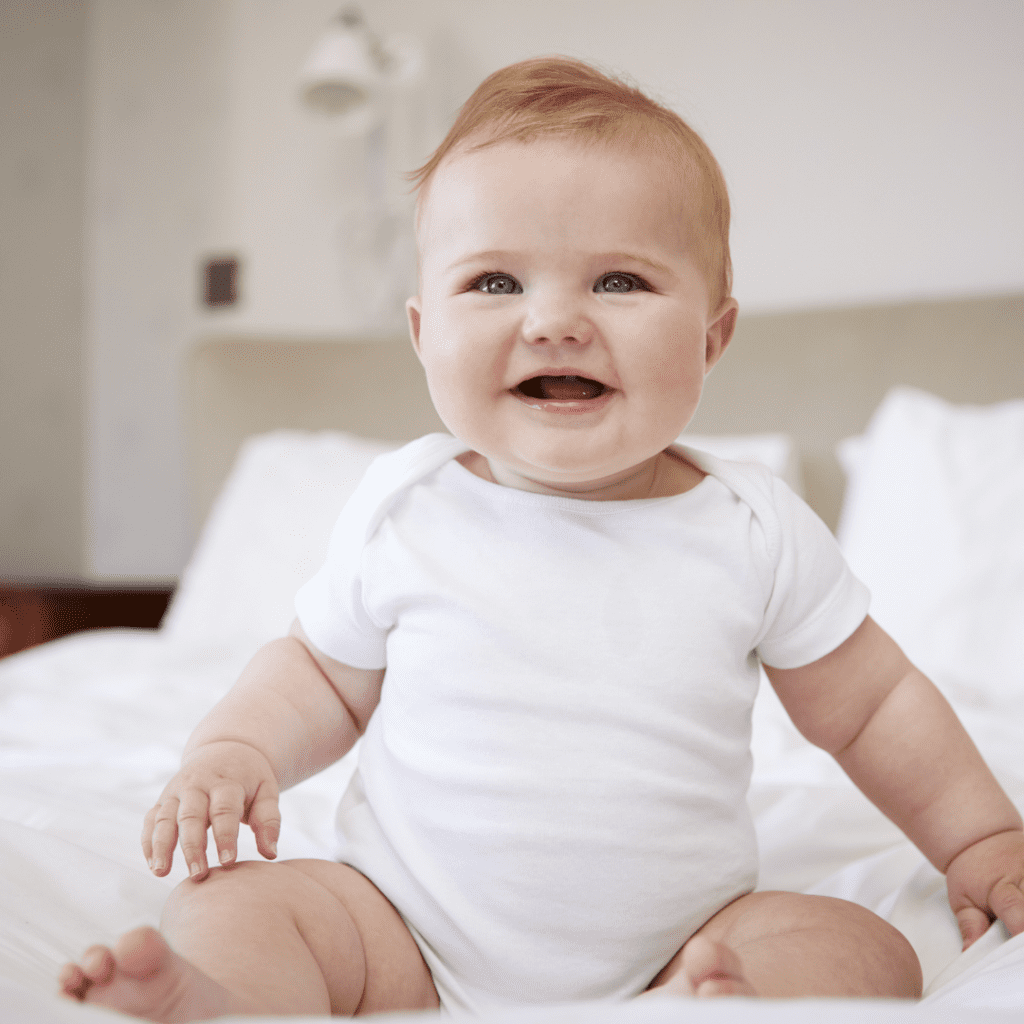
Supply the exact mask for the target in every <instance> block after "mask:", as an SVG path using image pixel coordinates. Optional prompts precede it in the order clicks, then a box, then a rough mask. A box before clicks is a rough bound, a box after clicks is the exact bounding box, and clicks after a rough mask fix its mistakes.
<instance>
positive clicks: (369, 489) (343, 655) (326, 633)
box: [295, 434, 466, 668]
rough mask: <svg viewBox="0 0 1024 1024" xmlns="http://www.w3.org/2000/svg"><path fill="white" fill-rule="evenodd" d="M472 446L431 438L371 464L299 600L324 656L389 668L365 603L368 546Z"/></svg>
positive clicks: (383, 630) (382, 636) (380, 633)
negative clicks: (399, 507)
mask: <svg viewBox="0 0 1024 1024" xmlns="http://www.w3.org/2000/svg"><path fill="white" fill-rule="evenodd" d="M465 450H466V446H465V445H464V444H463V443H462V442H461V441H458V440H456V439H455V438H454V437H450V436H449V435H447V434H427V435H426V436H425V437H421V438H418V439H417V440H415V441H411V442H410V443H409V444H407V445H404V446H403V447H402V448H399V449H398V450H397V451H393V452H388V453H387V454H385V455H380V456H378V457H377V458H376V459H374V461H373V462H372V463H371V464H370V467H369V469H367V471H366V474H365V476H364V477H363V479H362V480H361V481H360V483H359V486H358V487H356V489H355V491H354V492H353V493H352V496H351V497H350V498H349V500H348V502H347V503H346V505H345V507H344V508H343V509H342V511H341V515H340V516H339V517H338V521H337V523H335V525H334V530H333V531H332V532H331V540H330V543H329V544H328V547H327V559H326V561H325V562H324V564H323V565H322V566H321V567H320V570H319V571H318V572H317V574H316V575H315V576H314V577H313V578H312V579H311V580H309V582H308V583H306V584H304V585H303V586H302V587H300V588H299V592H298V593H297V594H296V595H295V613H296V615H297V616H298V619H299V622H300V623H301V624H302V628H303V630H304V631H305V633H306V636H308V637H309V639H310V640H311V641H312V642H313V644H314V646H316V647H317V648H319V649H320V650H321V651H323V652H324V654H326V655H328V656H329V657H331V658H334V659H335V660H336V661H340V662H343V663H344V664H346V665H351V666H352V667H353V668H384V667H385V664H386V658H385V647H386V644H387V634H388V628H389V627H387V626H386V625H382V624H380V623H377V622H376V621H374V619H373V617H372V616H371V615H370V614H369V612H368V611H367V609H366V604H365V602H364V600H363V579H364V576H363V573H364V570H365V567H366V561H367V550H368V546H369V544H370V542H371V540H372V538H373V536H374V534H375V532H376V530H377V528H378V527H379V526H380V523H381V521H382V519H383V518H384V517H385V516H386V515H387V513H388V511H389V509H390V507H391V505H392V503H393V501H394V500H395V499H396V498H397V496H398V495H400V494H401V493H402V492H403V491H404V490H405V489H406V488H408V487H410V486H412V485H413V484H414V483H415V482H416V481H417V480H419V479H421V478H422V477H423V476H424V475H426V474H428V473H430V472H432V471H433V470H435V469H437V468H438V467H440V466H441V465H443V464H444V463H445V462H447V461H448V460H449V459H452V458H455V457H456V456H457V455H458V454H460V453H461V452H464V451H465Z"/></svg>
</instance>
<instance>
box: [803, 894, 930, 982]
mask: <svg viewBox="0 0 1024 1024" xmlns="http://www.w3.org/2000/svg"><path fill="white" fill-rule="evenodd" d="M804 901H805V902H803V903H802V905H799V904H794V905H793V906H792V910H793V911H794V913H795V914H796V915H798V916H800V915H802V914H806V915H807V916H806V917H805V919H804V926H805V927H807V926H810V927H815V926H817V927H819V928H822V929H824V930H827V931H831V932H832V933H833V934H838V935H843V936H845V938H846V942H845V943H840V944H839V948H840V949H842V947H843V945H846V946H847V949H848V953H847V955H845V956H843V959H844V961H845V962H846V963H847V964H848V965H849V967H850V969H851V970H857V969H858V967H857V966H856V965H857V964H858V963H859V964H860V966H859V970H860V971H861V972H862V973H863V975H864V982H865V984H867V985H868V986H869V987H875V986H877V987H878V991H879V992H884V993H885V994H886V995H887V996H890V997H895V998H897V999H919V998H920V997H921V990H922V987H923V978H922V974H921V963H920V961H919V960H918V958H917V953H916V952H915V951H914V947H913V946H912V945H911V944H910V941H909V939H907V937H906V936H905V935H904V934H903V933H902V932H901V931H900V930H899V929H898V928H896V927H894V926H893V925H891V924H890V923H889V922H888V921H886V920H885V919H884V918H881V917H879V916H878V915H877V914H875V913H873V912H872V911H870V910H868V909H867V908H865V907H862V906H860V905H859V904H857V903H852V902H849V901H847V900H841V899H836V898H834V897H830V896H809V897H804ZM794 923H795V922H794ZM856 951H859V953H860V955H859V957H858V956H857V955H856Z"/></svg>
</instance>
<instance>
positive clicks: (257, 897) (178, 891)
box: [161, 861, 287, 926]
mask: <svg viewBox="0 0 1024 1024" xmlns="http://www.w3.org/2000/svg"><path fill="white" fill-rule="evenodd" d="M282 870H287V862H283V863H280V864H264V863H262V862H260V861H239V862H238V863H237V864H232V865H231V866H230V867H226V868H221V867H215V868H211V869H210V873H209V874H208V875H207V876H206V877H205V878H204V879H203V880H202V881H201V882H194V881H192V879H191V878H186V879H185V881H183V882H180V883H179V884H178V885H176V886H175V887H174V889H172V890H171V894H170V895H169V896H168V897H167V901H166V903H165V904H164V909H163V914H162V918H161V921H162V925H163V926H166V925H167V924H169V923H173V922H176V921H178V920H179V919H180V918H182V917H187V916H189V915H191V914H193V913H196V912H197V911H205V912H213V913H216V912H218V911H223V912H225V913H230V912H231V911H232V910H233V909H234V908H235V907H236V906H238V905H239V904H240V903H241V904H243V905H250V904H254V903H258V902H260V901H262V900H265V899H267V898H268V897H269V896H270V895H271V894H272V893H273V891H274V889H275V888H277V886H276V885H275V881H276V878H275V874H279V873H280V872H281V871H282Z"/></svg>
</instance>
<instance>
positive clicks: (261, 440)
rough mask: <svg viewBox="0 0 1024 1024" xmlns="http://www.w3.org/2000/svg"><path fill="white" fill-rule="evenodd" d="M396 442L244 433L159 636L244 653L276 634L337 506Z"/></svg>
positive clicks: (322, 548) (287, 620)
mask: <svg viewBox="0 0 1024 1024" xmlns="http://www.w3.org/2000/svg"><path fill="white" fill-rule="evenodd" d="M397 447H398V444H397V443H395V442H389V441H371V440H367V439H366V438H361V437H356V436H354V435H352V434H345V433H341V432H338V431H319V432H315V433H314V432H309V431H300V430H278V431H274V432H272V433H269V434H260V435H258V436H255V437H250V438H248V439H247V440H246V441H245V442H244V444H243V445H242V447H241V448H240V449H239V452H238V455H237V457H236V459H235V463H234V466H233V467H232V469H231V472H230V473H229V474H228V478H227V480H226V481H225V483H224V486H223V488H222V489H221V492H220V494H219V495H218V497H217V500H216V502H214V506H213V509H212V510H211V512H210V516H209V518H208V519H207V521H206V523H205V525H204V526H203V530H202V533H201V535H200V537H199V541H198V543H197V544H196V548H195V551H194V552H193V553H192V558H191V559H190V561H189V564H188V565H187V566H186V568H185V571H184V572H183V573H182V578H181V584H180V586H179V587H178V590H177V592H176V594H175V596H174V600H173V601H172V603H171V606H170V608H169V609H168V611H167V614H166V616H165V617H164V620H163V623H162V631H163V633H164V635H165V636H167V637H168V638H169V639H171V640H174V641H178V642H181V643H187V644H189V645H195V646H200V647H204V648H212V649H214V650H217V651H238V650H240V649H242V650H250V651H252V652H255V650H256V649H257V648H258V647H260V646H261V645H263V644H264V643H267V642H268V641H270V640H273V639H274V638H275V637H279V636H283V635H284V634H285V633H286V632H287V630H288V626H289V625H290V624H291V621H292V619H294V618H295V608H294V598H295V592H296V591H297V590H298V589H299V587H300V586H302V584H303V583H305V582H306V580H308V579H309V578H310V577H311V576H312V575H313V574H314V573H315V572H316V571H317V569H319V568H320V563H321V562H322V561H323V559H324V556H325V555H326V554H327V541H328V538H329V537H330V533H331V528H332V527H333V526H334V521H335V520H336V519H337V518H338V513H339V512H340V511H341V508H342V506H343V505H344V504H345V502H346V501H347V500H348V497H349V495H350V494H351V493H352V491H353V490H355V487H356V484H358V483H359V481H360V479H362V476H363V474H364V473H365V472H366V469H367V467H368V466H369V465H370V463H371V462H372V461H373V460H374V459H375V458H376V457H377V456H378V455H380V454H382V453H383V452H387V451H391V450H393V449H394V448H397Z"/></svg>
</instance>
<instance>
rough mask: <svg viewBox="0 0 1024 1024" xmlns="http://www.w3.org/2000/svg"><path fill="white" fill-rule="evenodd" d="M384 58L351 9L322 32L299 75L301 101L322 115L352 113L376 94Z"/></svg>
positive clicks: (384, 63) (361, 20)
mask: <svg viewBox="0 0 1024 1024" xmlns="http://www.w3.org/2000/svg"><path fill="white" fill-rule="evenodd" d="M385 65H386V58H385V56H384V54H383V52H382V51H381V47H380V44H379V43H378V42H377V40H376V39H375V38H374V37H373V36H372V35H371V34H370V32H369V31H368V30H367V28H366V26H365V24H364V23H363V19H362V16H361V15H360V14H359V12H358V11H356V10H354V9H351V8H350V9H348V10H345V11H343V12H342V13H341V14H339V15H338V17H337V18H335V19H334V20H333V21H332V22H331V23H330V24H329V25H328V26H327V28H326V29H325V30H324V32H323V34H322V35H321V36H320V38H319V39H318V40H317V42H316V45H315V46H314V47H313V49H312V50H311V51H310V54H309V57H308V58H307V59H306V63H305V64H304V65H303V67H302V70H301V71H300V72H299V86H300V90H301V94H302V98H303V100H304V101H305V102H306V103H307V104H308V105H309V106H310V107H312V108H313V109H315V110H319V111H320V112H322V113H324V114H330V115H339V114H347V113H351V112H353V111H354V110H356V109H357V108H359V107H361V106H363V105H365V104H367V103H371V102H372V101H373V100H374V98H375V97H376V95H377V93H378V92H379V90H380V88H381V85H382V82H383V78H384V72H385Z"/></svg>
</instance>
